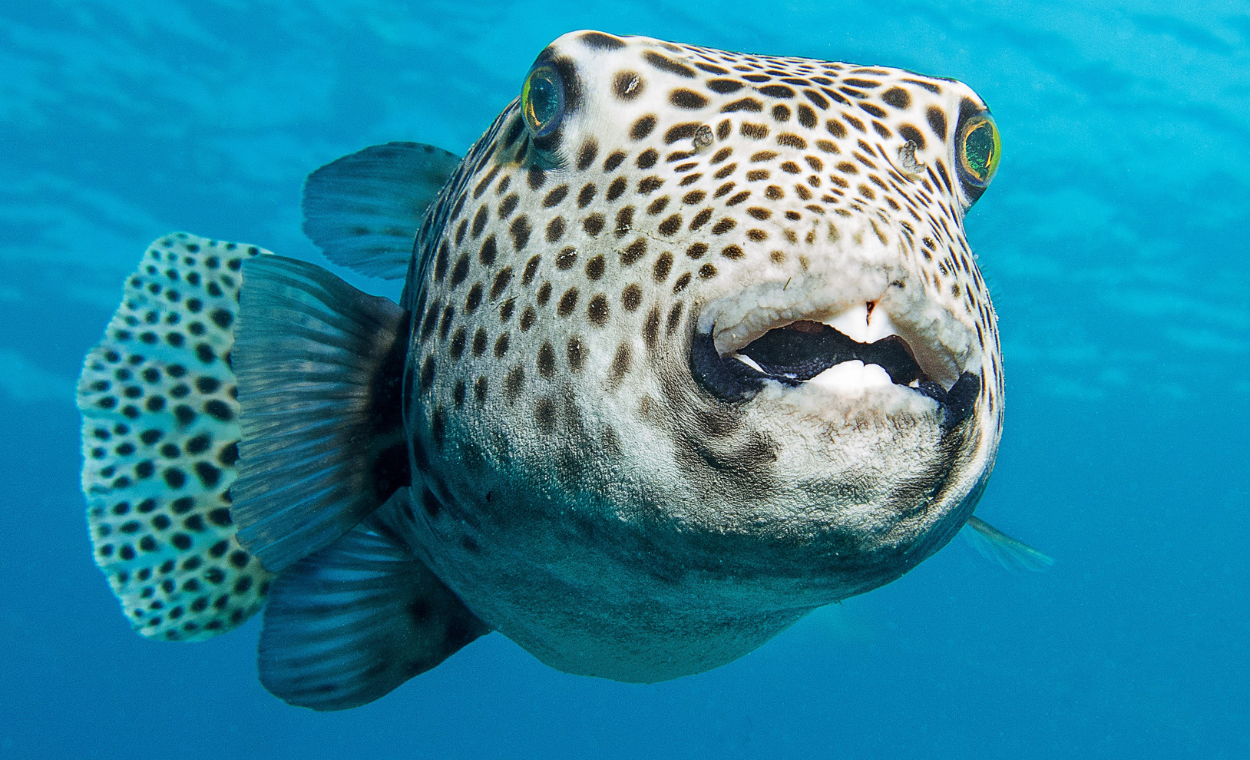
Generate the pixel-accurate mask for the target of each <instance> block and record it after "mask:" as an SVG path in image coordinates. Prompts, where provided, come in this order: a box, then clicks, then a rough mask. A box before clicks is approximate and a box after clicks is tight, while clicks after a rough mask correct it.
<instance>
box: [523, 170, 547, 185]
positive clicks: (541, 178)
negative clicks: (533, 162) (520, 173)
mask: <svg viewBox="0 0 1250 760" xmlns="http://www.w3.org/2000/svg"><path fill="white" fill-rule="evenodd" d="M525 178H526V180H527V181H528V183H529V186H530V189H531V190H537V189H538V188H540V187H542V186H543V182H545V181H546V180H547V172H545V171H543V170H542V169H541V168H539V167H537V166H531V167H530V168H529V170H528V171H527V172H526V174H525Z"/></svg>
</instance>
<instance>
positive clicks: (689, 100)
mask: <svg viewBox="0 0 1250 760" xmlns="http://www.w3.org/2000/svg"><path fill="white" fill-rule="evenodd" d="M668 102H670V103H672V104H673V105H675V106H677V107H678V108H684V109H687V110H696V109H699V108H704V107H705V106H707V104H708V100H707V98H706V97H704V96H702V95H700V94H699V93H697V92H695V91H694V90H686V89H677V90H673V91H672V92H670V93H669V94H668Z"/></svg>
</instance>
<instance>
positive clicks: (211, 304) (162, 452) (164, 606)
mask: <svg viewBox="0 0 1250 760" xmlns="http://www.w3.org/2000/svg"><path fill="white" fill-rule="evenodd" d="M262 253H264V254H267V253H269V252H268V251H262V250H261V249H259V248H257V247H256V246H249V245H241V244H238V243H226V242H221V241H215V240H206V239H204V238H199V237H194V236H192V235H188V234H186V233H185V232H175V233H172V234H170V235H166V236H165V237H163V238H161V239H159V240H157V241H155V242H153V243H152V245H151V246H149V247H148V250H147V252H146V253H145V254H144V256H143V259H142V260H141V261H140V262H139V267H138V269H137V270H136V271H135V272H134V273H133V274H131V275H130V276H129V277H128V278H127V279H126V284H125V287H124V289H123V291H122V302H121V305H120V306H118V307H117V313H116V314H114V315H113V320H112V322H110V323H109V326H108V329H107V330H105V333H104V339H103V340H101V341H100V343H99V345H97V346H95V347H94V348H92V349H91V351H90V352H89V353H88V354H87V358H86V361H85V363H84V365H83V369H82V376H81V377H80V378H79V381H78V408H79V410H80V411H81V412H82V451H83V467H82V490H83V493H84V494H85V495H86V497H87V522H88V523H89V525H90V529H91V540H92V543H93V544H94V548H95V561H96V564H98V565H99V566H100V569H101V570H103V571H104V574H105V575H106V576H108V579H109V585H110V586H112V588H113V593H114V594H115V595H116V596H117V598H118V599H119V600H121V603H122V608H123V610H124V611H125V615H126V618H127V619H128V620H129V621H130V624H131V625H132V626H134V628H135V630H136V631H138V632H139V633H142V634H143V635H144V636H150V637H152V638H157V639H163V640H167V641H175V640H177V641H196V640H200V639H206V638H209V637H210V636H214V635H216V634H219V633H224V632H225V631H229V630H230V629H232V628H235V627H236V626H238V625H240V624H241V623H243V621H245V620H247V619H248V618H249V617H251V616H252V615H253V614H254V613H255V612H256V611H257V610H259V609H260V608H261V606H262V605H263V604H264V602H265V591H266V589H267V588H268V586H269V580H270V578H271V576H270V574H269V573H267V572H265V570H264V568H262V567H261V565H260V562H259V561H258V560H257V559H256V558H255V557H253V556H250V555H249V554H248V553H247V552H246V551H244V550H243V548H242V547H241V546H239V543H238V541H236V540H235V535H234V532H235V528H234V525H233V524H232V522H231V517H230V486H231V484H232V483H234V479H235V460H236V459H237V458H238V442H239V402H238V401H236V400H235V395H236V393H235V376H234V372H232V371H231V369H230V351H231V347H232V346H233V344H234V331H233V324H234V321H235V313H236V311H237V310H238V297H239V270H240V268H241V267H242V264H243V261H244V260H245V259H249V258H252V257H257V256H259V255H260V254H262Z"/></svg>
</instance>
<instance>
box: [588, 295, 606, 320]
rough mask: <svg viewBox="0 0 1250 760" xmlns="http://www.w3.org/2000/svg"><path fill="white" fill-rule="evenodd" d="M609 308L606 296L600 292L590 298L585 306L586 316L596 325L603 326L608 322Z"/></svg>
mask: <svg viewBox="0 0 1250 760" xmlns="http://www.w3.org/2000/svg"><path fill="white" fill-rule="evenodd" d="M608 316H609V309H608V298H607V296H605V295H603V294H602V293H600V294H599V295H596V296H595V297H594V298H592V299H590V303H589V304H588V305H587V307H586V317H587V318H588V319H589V320H590V323H591V324H593V325H595V326H596V327H603V326H604V325H605V324H607V322H608Z"/></svg>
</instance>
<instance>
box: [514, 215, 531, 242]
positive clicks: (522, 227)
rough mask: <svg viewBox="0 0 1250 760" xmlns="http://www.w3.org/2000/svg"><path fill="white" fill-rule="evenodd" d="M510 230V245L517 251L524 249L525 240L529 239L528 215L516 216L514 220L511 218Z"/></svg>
mask: <svg viewBox="0 0 1250 760" xmlns="http://www.w3.org/2000/svg"><path fill="white" fill-rule="evenodd" d="M510 231H511V235H512V246H514V247H515V249H516V250H517V251H520V250H522V249H524V247H525V245H526V244H527V242H529V241H530V231H531V227H530V220H529V217H527V216H525V215H524V214H522V215H520V216H517V217H516V219H515V220H512V225H511V227H510Z"/></svg>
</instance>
